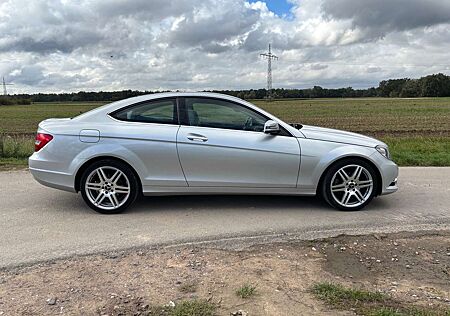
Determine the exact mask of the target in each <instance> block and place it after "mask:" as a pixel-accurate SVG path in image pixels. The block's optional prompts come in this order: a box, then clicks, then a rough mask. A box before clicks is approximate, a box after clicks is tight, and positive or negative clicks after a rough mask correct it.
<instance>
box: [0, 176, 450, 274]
mask: <svg viewBox="0 0 450 316" xmlns="http://www.w3.org/2000/svg"><path fill="white" fill-rule="evenodd" d="M399 186H400V190H399V192H397V193H395V194H393V195H388V196H382V197H378V198H376V199H374V200H373V201H372V203H371V204H370V205H369V206H368V207H367V208H366V209H364V210H363V211H359V212H352V213H345V212H339V211H336V210H334V209H330V208H329V207H327V206H326V205H325V204H323V203H322V202H321V201H319V200H317V199H315V198H305V197H279V196H275V197H273V196H187V197H186V196H184V197H183V196H181V197H147V198H144V199H142V200H141V201H139V202H138V203H137V204H135V206H134V207H133V208H131V209H130V210H128V212H126V213H124V214H119V215H113V216H105V215H99V214H97V213H95V212H93V211H91V210H90V209H89V208H87V207H86V206H85V205H84V202H83V200H82V198H81V196H79V195H76V194H72V193H67V192H62V191H57V190H54V189H50V188H46V187H43V186H41V185H40V184H38V183H37V182H35V181H34V180H33V178H32V176H31V175H30V174H29V173H28V172H27V171H6V172H0V216H1V221H0V240H1V243H0V267H8V266H16V265H21V264H30V263H33V262H38V261H45V260H51V259H56V258H61V257H67V256H72V255H82V254H90V253H95V252H103V251H116V250H121V249H126V248H132V247H140V246H157V245H172V244H180V243H187V242H205V241H220V242H223V243H228V244H229V245H231V244H233V245H236V247H237V245H239V244H241V245H242V244H248V243H252V242H261V241H264V240H280V239H290V238H317V237H328V236H335V235H337V234H341V233H348V234H360V233H374V232H398V231H414V230H422V229H423V230H433V229H450V168H431V167H427V168H419V167H415V168H400V177H399ZM244 237H245V238H244Z"/></svg>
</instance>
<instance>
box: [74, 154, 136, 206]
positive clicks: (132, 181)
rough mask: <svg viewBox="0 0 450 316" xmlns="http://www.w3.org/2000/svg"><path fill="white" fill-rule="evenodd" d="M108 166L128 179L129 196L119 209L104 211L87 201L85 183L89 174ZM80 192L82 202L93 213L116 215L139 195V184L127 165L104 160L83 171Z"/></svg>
mask: <svg viewBox="0 0 450 316" xmlns="http://www.w3.org/2000/svg"><path fill="white" fill-rule="evenodd" d="M108 166H109V167H114V168H117V169H119V170H120V171H122V172H123V173H124V174H125V175H126V177H127V178H128V181H129V184H130V195H129V196H128V199H127V200H126V201H125V203H124V204H122V205H121V206H120V207H118V208H116V209H114V210H105V209H102V208H99V207H97V206H96V205H94V204H93V203H92V202H91V201H90V200H89V198H88V196H87V194H86V181H87V178H88V176H89V175H90V174H91V172H92V171H94V170H95V169H97V168H99V167H108ZM80 192H81V195H82V197H83V200H84V201H85V202H86V204H87V205H88V206H89V207H90V208H91V209H93V210H94V211H96V212H98V213H101V214H117V213H121V212H123V211H124V210H125V209H126V208H127V207H129V206H130V205H131V204H132V203H133V202H134V201H135V200H136V198H137V196H138V193H139V184H138V181H137V179H136V176H135V174H134V172H133V171H132V170H131V168H130V167H129V166H128V165H126V164H124V163H122V162H120V161H116V160H110V159H105V160H99V161H96V162H94V163H92V164H91V165H90V166H89V167H87V168H86V170H84V172H83V175H82V176H81V181H80Z"/></svg>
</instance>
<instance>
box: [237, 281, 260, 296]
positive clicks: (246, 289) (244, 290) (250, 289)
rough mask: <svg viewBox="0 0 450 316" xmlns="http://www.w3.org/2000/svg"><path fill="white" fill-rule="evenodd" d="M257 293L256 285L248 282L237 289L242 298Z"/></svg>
mask: <svg viewBox="0 0 450 316" xmlns="http://www.w3.org/2000/svg"><path fill="white" fill-rule="evenodd" d="M255 294H256V286H255V285H251V284H249V283H246V284H244V285H242V286H241V287H240V288H238V289H237V290H236V295H237V296H239V297H240V298H250V297H252V296H253V295H255Z"/></svg>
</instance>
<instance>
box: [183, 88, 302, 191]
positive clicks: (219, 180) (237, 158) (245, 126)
mask: <svg viewBox="0 0 450 316" xmlns="http://www.w3.org/2000/svg"><path fill="white" fill-rule="evenodd" d="M182 106H183V110H184V111H183V112H184V117H185V120H186V122H185V123H186V125H182V126H181V127H180V129H179V131H178V135H177V147H178V155H179V157H180V161H181V165H182V168H183V171H184V175H185V177H186V180H187V182H188V185H189V186H193V187H248V188H258V187H273V188H283V187H296V184H297V176H298V170H299V164H300V147H299V144H298V142H297V139H296V138H295V137H292V136H291V135H290V134H289V133H288V132H287V131H284V130H283V131H282V132H281V133H280V134H279V135H271V134H266V133H264V132H263V129H264V123H265V122H266V121H267V120H268V118H266V117H265V116H263V115H262V114H260V113H257V112H256V111H254V110H253V109H250V108H248V107H246V106H244V105H242V104H238V103H234V102H231V101H226V100H222V99H214V98H199V97H188V98H184V99H183V102H182Z"/></svg>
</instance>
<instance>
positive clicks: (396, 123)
mask: <svg viewBox="0 0 450 316" xmlns="http://www.w3.org/2000/svg"><path fill="white" fill-rule="evenodd" d="M252 102H253V103H255V104H256V105H258V106H260V107H261V108H263V109H265V110H267V111H269V112H271V113H273V114H274V115H276V116H278V117H279V118H280V119H283V120H285V121H287V122H291V123H292V122H298V123H302V124H309V125H318V126H322V127H330V128H338V129H344V130H348V131H353V132H359V133H363V134H367V135H369V136H374V137H377V138H380V139H381V140H383V141H385V142H386V143H387V144H388V145H389V146H390V150H391V154H392V156H393V160H394V161H395V162H396V163H398V164H399V165H400V166H450V124H449V123H448V122H450V98H420V99H390V98H367V99H313V100H289V99H287V100H275V101H273V102H266V101H263V100H254V101H252ZM102 104H103V103H98V102H97V103H96V102H84V103H80V102H72V103H35V104H32V105H15V106H0V138H2V139H4V138H5V136H12V138H13V139H14V142H16V144H14V145H11V144H9V143H8V145H7V147H8V148H7V149H6V150H5V151H4V152H2V151H0V168H7V166H10V165H12V166H17V165H20V164H24V163H26V157H27V156H29V155H31V153H32V152H33V145H32V142H33V141H32V139H33V137H34V136H33V135H34V133H35V132H36V129H37V125H38V123H39V122H40V121H42V120H44V119H46V118H50V117H73V116H76V115H78V114H80V113H81V112H86V111H89V110H91V109H93V108H95V107H98V106H100V105H102ZM2 134H3V136H1V135H2ZM0 141H1V140H0ZM7 142H10V140H7ZM11 146H12V147H11Z"/></svg>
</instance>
